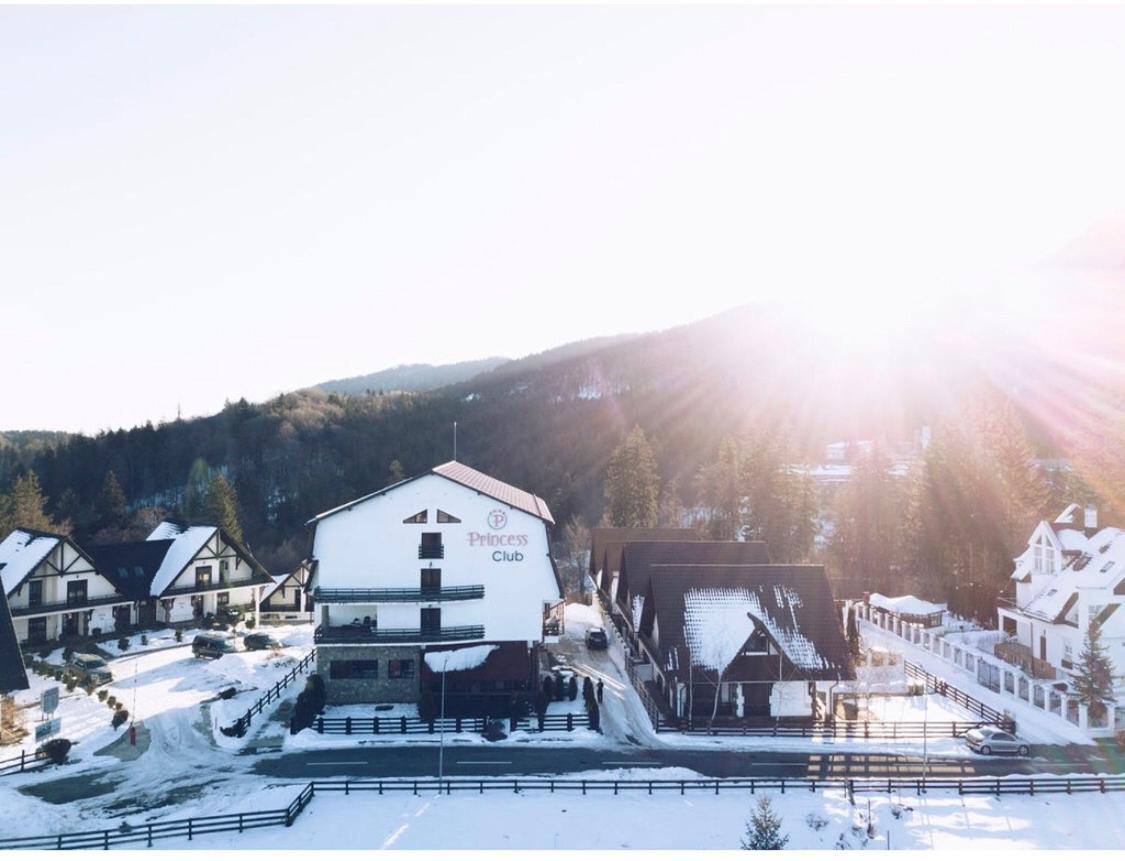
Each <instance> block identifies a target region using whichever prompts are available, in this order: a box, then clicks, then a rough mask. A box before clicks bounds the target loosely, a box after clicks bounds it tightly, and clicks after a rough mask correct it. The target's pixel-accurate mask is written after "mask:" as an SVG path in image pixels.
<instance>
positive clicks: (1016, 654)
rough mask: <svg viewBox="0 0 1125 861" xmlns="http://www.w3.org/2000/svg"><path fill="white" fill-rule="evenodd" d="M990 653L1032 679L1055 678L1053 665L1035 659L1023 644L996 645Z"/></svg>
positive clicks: (1055, 673)
mask: <svg viewBox="0 0 1125 861" xmlns="http://www.w3.org/2000/svg"><path fill="white" fill-rule="evenodd" d="M992 652H993V654H994V655H996V657H998V658H999V659H1000V660H1002V661H1004V662H1006V663H1009V664H1012V665H1013V666H1016V667H1019V668H1020V669H1021V670H1023V672H1024V674H1025V675H1028V676H1030V677H1031V678H1033V679H1054V678H1057V675H1058V674H1057V672H1056V670H1055V667H1054V665H1053V664H1050V663H1048V662H1047V661H1044V660H1042V659H1040V658H1037V657H1035V655H1033V654H1032V652H1031V649H1029V648H1028V647H1027V646H1025V645H1023V643H996V644H995V645H994V646H993V647H992Z"/></svg>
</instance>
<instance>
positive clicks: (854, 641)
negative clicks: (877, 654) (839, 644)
mask: <svg viewBox="0 0 1125 861" xmlns="http://www.w3.org/2000/svg"><path fill="white" fill-rule="evenodd" d="M848 651H849V652H851V654H852V657H853V658H857V657H859V626H858V625H857V624H856V620H855V607H848Z"/></svg>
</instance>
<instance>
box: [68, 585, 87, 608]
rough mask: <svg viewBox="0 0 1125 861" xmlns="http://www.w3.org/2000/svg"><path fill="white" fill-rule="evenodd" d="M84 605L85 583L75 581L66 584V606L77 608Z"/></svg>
mask: <svg viewBox="0 0 1125 861" xmlns="http://www.w3.org/2000/svg"><path fill="white" fill-rule="evenodd" d="M85 603H86V581H85V580H75V581H73V582H71V583H67V584H66V606H68V607H77V606H79V605H81V604H85Z"/></svg>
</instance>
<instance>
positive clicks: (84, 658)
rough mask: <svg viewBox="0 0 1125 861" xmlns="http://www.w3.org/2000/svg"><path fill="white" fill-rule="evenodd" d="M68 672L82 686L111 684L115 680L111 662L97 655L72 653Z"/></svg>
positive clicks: (68, 663) (67, 667)
mask: <svg viewBox="0 0 1125 861" xmlns="http://www.w3.org/2000/svg"><path fill="white" fill-rule="evenodd" d="M66 672H67V673H68V674H70V675H72V676H74V677H75V679H77V681H78V684H79V685H80V686H81V687H86V685H94V686H95V687H96V686H98V685H105V684H109V683H110V682H112V681H113V673H112V672H110V669H109V664H107V663H106V662H105V661H104V660H102V659H101V658H99V657H98V656H97V655H85V654H83V655H72V656H71V658H70V660H69V661H67V664H66Z"/></svg>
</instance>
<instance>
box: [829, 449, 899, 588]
mask: <svg viewBox="0 0 1125 861" xmlns="http://www.w3.org/2000/svg"><path fill="white" fill-rule="evenodd" d="M902 510H903V495H902V489H901V486H900V480H899V479H897V478H895V477H894V476H893V475H892V474H891V463H890V460H889V459H888V458H887V457H886V456H885V455H884V454H883V452H882V450H881V449H880V448H878V447H876V448H875V449H874V450H873V451H872V452H871V454H870V455H866V456H863V457H861V458H860V459H859V460H858V461H857V462H856V464H855V467H854V469H853V472H852V479H851V481H849V482H848V483H847V484H845V485H844V486H843V487H841V488H840V490H839V491H838V492H837V495H836V498H835V500H834V502H833V505H832V523H833V527H834V528H833V531H832V538H831V540H830V541H829V544H828V551H829V554H830V556H831V559H832V561H833V562H835V564H836V565H838V566H839V571H840V574H841V575H842V579H843V580H844V582H846V583H847V584H849V585H852V584H854V585H852V589H851V591H852V592H853V593H854V592H859V591H869V592H874V591H879V592H887V593H889V594H892V595H893V594H897V593H899V592H902V591H905V589H904V588H903V587H904V585H905V584H903V583H902V581H901V578H900V573H899V566H900V563H901V551H900V545H901V536H902V520H903V513H902ZM861 585H862V589H861V588H858V587H860V586H861Z"/></svg>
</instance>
